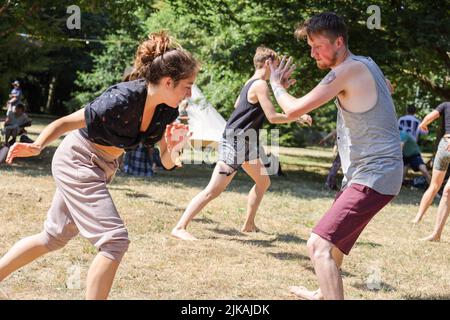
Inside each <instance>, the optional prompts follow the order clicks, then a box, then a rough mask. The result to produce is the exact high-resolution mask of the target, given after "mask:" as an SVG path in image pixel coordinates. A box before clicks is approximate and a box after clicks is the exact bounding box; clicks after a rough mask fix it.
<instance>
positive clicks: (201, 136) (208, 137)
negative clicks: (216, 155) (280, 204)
mask: <svg viewBox="0 0 450 320" xmlns="http://www.w3.org/2000/svg"><path fill="white" fill-rule="evenodd" d="M186 111H187V115H188V117H189V120H188V124H189V131H191V132H192V133H193V134H192V137H191V140H190V142H191V145H193V146H194V147H196V148H197V147H201V146H202V147H205V146H209V147H211V148H217V146H218V143H219V141H220V139H221V137H222V134H223V131H224V130H225V125H226V121H225V119H224V118H223V117H222V116H221V115H220V113H219V112H217V110H216V109H215V108H214V107H213V106H212V105H211V103H209V102H208V101H207V100H206V98H205V96H204V95H203V94H202V92H201V91H200V89H199V88H198V87H197V86H196V85H194V86H193V87H192V96H191V98H190V99H189V101H188V108H187V110H186Z"/></svg>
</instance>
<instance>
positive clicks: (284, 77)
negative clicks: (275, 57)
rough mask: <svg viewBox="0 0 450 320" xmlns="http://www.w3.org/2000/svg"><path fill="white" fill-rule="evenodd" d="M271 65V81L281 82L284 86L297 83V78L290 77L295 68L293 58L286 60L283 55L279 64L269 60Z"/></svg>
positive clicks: (274, 82)
mask: <svg viewBox="0 0 450 320" xmlns="http://www.w3.org/2000/svg"><path fill="white" fill-rule="evenodd" d="M269 67H270V83H273V84H281V85H283V87H285V88H288V87H289V86H290V85H292V84H293V83H295V80H293V79H289V78H290V76H291V75H292V72H294V70H295V65H292V58H291V57H289V59H287V60H286V57H285V56H283V58H282V59H281V61H280V63H279V64H278V66H277V65H276V63H275V62H274V61H269Z"/></svg>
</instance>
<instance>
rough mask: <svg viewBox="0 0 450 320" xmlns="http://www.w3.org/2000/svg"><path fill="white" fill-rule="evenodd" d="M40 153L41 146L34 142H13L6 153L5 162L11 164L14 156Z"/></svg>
mask: <svg viewBox="0 0 450 320" xmlns="http://www.w3.org/2000/svg"><path fill="white" fill-rule="evenodd" d="M40 153H41V148H40V147H39V146H36V145H35V144H34V143H15V144H13V146H12V147H11V148H10V149H9V151H8V155H7V156H6V163H8V164H12V162H13V160H14V158H16V157H19V158H25V157H33V156H37V155H38V154H40Z"/></svg>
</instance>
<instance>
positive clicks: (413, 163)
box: [403, 154, 425, 171]
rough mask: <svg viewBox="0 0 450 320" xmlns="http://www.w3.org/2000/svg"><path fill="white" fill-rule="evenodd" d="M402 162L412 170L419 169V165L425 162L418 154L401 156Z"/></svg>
mask: <svg viewBox="0 0 450 320" xmlns="http://www.w3.org/2000/svg"><path fill="white" fill-rule="evenodd" d="M403 164H404V165H405V166H406V165H408V166H410V167H411V168H412V169H413V170H414V171H419V167H420V165H422V164H425V162H423V159H422V156H421V155H420V154H416V155H413V156H410V157H403Z"/></svg>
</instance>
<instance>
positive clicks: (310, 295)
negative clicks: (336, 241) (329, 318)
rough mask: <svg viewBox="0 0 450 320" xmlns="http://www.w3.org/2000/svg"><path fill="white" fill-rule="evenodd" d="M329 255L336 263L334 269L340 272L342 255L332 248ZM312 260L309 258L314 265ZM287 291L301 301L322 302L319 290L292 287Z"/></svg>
mask: <svg viewBox="0 0 450 320" xmlns="http://www.w3.org/2000/svg"><path fill="white" fill-rule="evenodd" d="M331 255H332V256H333V260H334V262H335V263H336V267H337V268H338V269H339V270H340V268H341V266H342V261H343V260H344V254H343V253H342V251H341V250H339V249H338V248H337V247H334V246H333V248H332V249H331ZM313 259H314V257H311V261H312V262H313V264H314V260H313ZM289 291H290V292H291V293H293V294H295V295H296V296H297V297H299V298H300V299H303V300H323V294H322V291H321V290H320V288H319V289H317V290H315V291H310V290H308V289H306V288H305V287H301V286H292V287H290V288H289Z"/></svg>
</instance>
